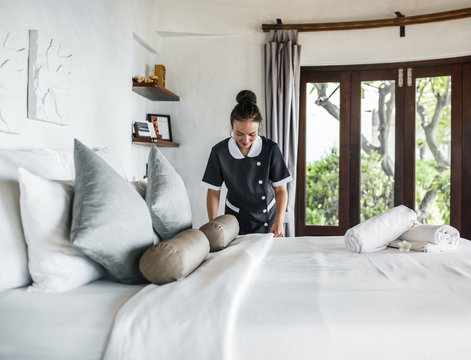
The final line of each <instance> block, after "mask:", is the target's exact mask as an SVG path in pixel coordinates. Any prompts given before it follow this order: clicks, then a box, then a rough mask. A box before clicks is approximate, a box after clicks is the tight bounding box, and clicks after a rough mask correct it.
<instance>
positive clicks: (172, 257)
mask: <svg viewBox="0 0 471 360" xmlns="http://www.w3.org/2000/svg"><path fill="white" fill-rule="evenodd" d="M208 253H209V243H208V239H206V236H204V234H203V233H202V232H201V231H199V230H195V229H189V230H185V231H182V232H181V233H179V234H177V235H176V236H175V237H173V238H172V239H170V240H166V241H161V242H159V243H158V244H156V245H152V246H151V247H149V248H148V249H147V250H146V252H145V253H144V254H143V255H142V256H141V259H140V262H139V269H140V270H141V273H142V275H144V277H145V278H146V279H147V280H149V281H150V282H152V283H154V284H158V285H162V284H166V283H169V282H172V281H175V280H180V279H182V278H184V277H186V276H187V275H189V274H190V273H191V272H192V271H193V270H195V269H196V268H197V267H198V266H199V265H200V264H201V263H202V262H203V260H204V259H205V258H206V256H208Z"/></svg>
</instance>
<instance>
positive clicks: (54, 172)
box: [0, 149, 73, 289]
mask: <svg viewBox="0 0 471 360" xmlns="http://www.w3.org/2000/svg"><path fill="white" fill-rule="evenodd" d="M18 167H23V168H26V169H28V170H30V171H32V172H34V173H36V174H38V175H40V176H43V177H47V178H49V179H61V180H68V179H72V178H73V156H72V153H71V152H70V151H55V150H30V151H26V150H5V149H0V289H8V288H14V287H19V286H25V285H28V284H30V283H31V278H30V276H29V273H28V259H27V255H26V245H25V240H24V237H23V230H22V227H21V218H20V204H19V186H18Z"/></svg>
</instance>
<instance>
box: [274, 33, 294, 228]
mask: <svg viewBox="0 0 471 360" xmlns="http://www.w3.org/2000/svg"><path fill="white" fill-rule="evenodd" d="M300 55H301V46H300V45H298V31H297V30H281V31H280V30H278V31H277V30H271V31H270V33H269V39H268V43H267V44H265V112H266V120H267V137H268V138H270V139H272V140H273V141H275V142H277V143H278V145H279V147H280V149H281V153H282V154H283V158H284V159H285V162H286V165H287V166H288V170H289V172H290V174H291V176H292V178H293V181H291V182H289V183H288V185H287V188H288V206H287V209H286V216H285V223H286V224H285V235H286V236H294V235H295V233H294V230H295V219H294V203H295V194H296V160H297V149H298V119H299V80H300V72H301V70H300Z"/></svg>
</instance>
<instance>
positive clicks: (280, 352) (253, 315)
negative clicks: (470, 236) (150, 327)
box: [232, 237, 471, 360]
mask: <svg viewBox="0 0 471 360" xmlns="http://www.w3.org/2000/svg"><path fill="white" fill-rule="evenodd" d="M466 243H467V244H466V245H463V248H462V249H460V250H459V251H454V252H451V253H447V254H443V253H441V254H425V253H418V252H409V253H401V252H399V251H397V250H393V249H387V250H384V251H380V252H376V253H371V254H355V253H352V252H350V251H348V250H347V249H345V247H344V244H343V238H342V237H326V238H285V239H282V240H281V239H280V240H277V239H275V241H274V242H273V246H272V248H271V249H270V251H269V253H268V254H267V256H266V258H265V261H264V263H263V264H262V266H261V267H260V268H259V272H258V274H256V275H255V276H254V277H253V283H252V284H251V286H250V288H249V289H248V291H247V292H246V294H247V296H246V297H245V299H244V301H243V302H242V304H241V306H240V308H239V313H238V317H237V322H236V324H235V329H236V331H235V334H234V335H235V342H234V350H235V352H234V353H233V356H232V358H233V359H244V360H259V359H270V360H286V359H323V360H345V359H349V360H356V359H358V360H360V359H361V360H378V359H381V360H397V359H401V360H417V359H427V360H441V359H447V360H448V359H450V360H451V359H453V360H462V359H467V358H468V357H469V354H471V343H470V342H469V334H470V333H471V304H470V301H469V299H470V298H471V286H469V284H470V283H471V246H470V243H469V242H468V241H466ZM430 268H432V269H433V270H432V271H430V270H429V269H430Z"/></svg>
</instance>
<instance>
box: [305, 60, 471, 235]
mask: <svg viewBox="0 0 471 360" xmlns="http://www.w3.org/2000/svg"><path fill="white" fill-rule="evenodd" d="M300 93H301V99H300V126H299V130H300V131H299V152H298V170H297V194H296V213H297V214H296V216H297V223H296V234H297V235H298V236H302V235H343V234H344V233H345V231H346V230H347V229H348V228H349V227H351V226H353V225H355V224H357V223H359V222H360V221H364V220H366V219H368V218H370V217H372V216H374V215H377V214H379V213H381V212H384V211H385V210H387V209H389V208H392V207H394V206H396V205H399V204H404V205H406V206H408V207H410V208H413V209H414V210H415V211H416V212H417V214H418V217H419V220H420V221H421V222H422V223H433V224H451V225H453V226H455V227H456V228H458V229H459V230H461V232H462V236H465V234H468V235H467V236H470V235H471V218H469V217H466V215H469V214H471V205H469V204H471V191H470V190H468V189H465V188H464V187H462V184H464V183H466V181H471V173H470V171H469V170H468V169H469V168H470V165H471V163H470V160H471V154H470V153H469V150H471V145H468V143H471V138H469V136H471V102H470V100H471V57H466V58H455V59H448V60H434V61H429V62H426V61H423V62H414V63H397V64H378V65H358V66H338V67H302V68H301V92H300ZM466 99H468V101H466ZM466 136H468V141H466ZM468 223H469V225H468Z"/></svg>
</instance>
